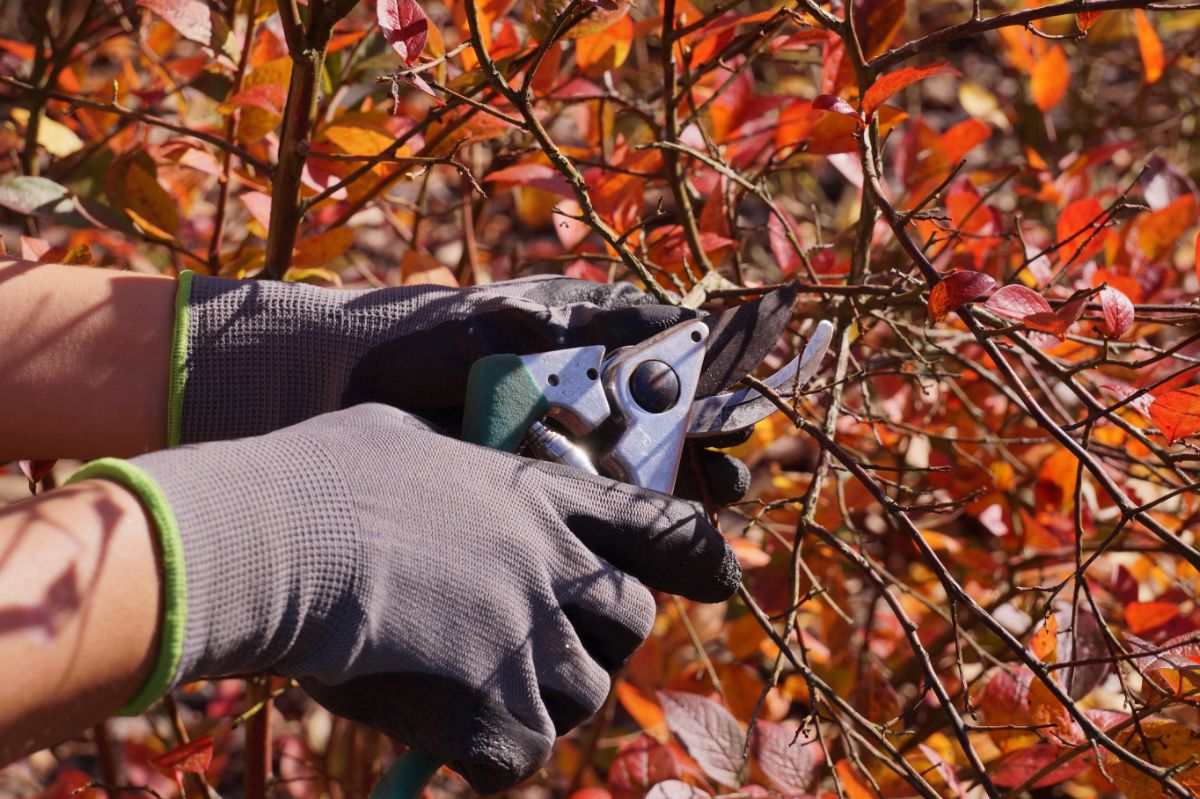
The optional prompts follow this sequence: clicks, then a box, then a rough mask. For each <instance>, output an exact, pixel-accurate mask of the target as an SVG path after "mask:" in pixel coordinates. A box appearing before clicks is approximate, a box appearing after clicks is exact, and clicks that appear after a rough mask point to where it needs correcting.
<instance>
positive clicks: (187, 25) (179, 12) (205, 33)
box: [137, 0, 213, 47]
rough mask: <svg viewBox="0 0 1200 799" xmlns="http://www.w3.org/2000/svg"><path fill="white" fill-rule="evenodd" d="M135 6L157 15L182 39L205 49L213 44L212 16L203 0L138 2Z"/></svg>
mask: <svg viewBox="0 0 1200 799" xmlns="http://www.w3.org/2000/svg"><path fill="white" fill-rule="evenodd" d="M137 4H138V5H139V6H141V7H142V8H148V9H150V10H151V11H153V12H154V13H155V14H158V15H159V16H160V17H162V18H163V19H164V20H165V21H166V23H167V24H168V25H170V26H171V27H172V28H174V29H175V30H177V31H179V35H181V36H182V37H183V38H185V39H190V40H191V41H193V42H196V43H197V44H202V45H205V46H206V47H207V46H211V45H212V44H213V23H212V14H211V13H210V11H209V8H208V3H207V2H205V0H138V2H137Z"/></svg>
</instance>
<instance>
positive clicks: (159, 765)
mask: <svg viewBox="0 0 1200 799" xmlns="http://www.w3.org/2000/svg"><path fill="white" fill-rule="evenodd" d="M212 750H213V739H212V736H211V735H205V736H204V737H203V738H197V739H196V740H194V741H191V742H189V743H186V744H183V745H182V746H177V747H175V748H174V749H172V750H171V751H169V752H166V753H165V754H161V755H159V756H158V757H156V758H154V759H153V760H151V761H150V762H151V763H153V764H154V767H155V768H156V769H158V770H159V771H161V772H162V773H164V774H169V775H171V776H173V777H178V776H179V775H180V774H182V773H184V772H187V773H190V774H203V773H204V771H205V769H207V768H208V764H209V762H210V761H211V760H212Z"/></svg>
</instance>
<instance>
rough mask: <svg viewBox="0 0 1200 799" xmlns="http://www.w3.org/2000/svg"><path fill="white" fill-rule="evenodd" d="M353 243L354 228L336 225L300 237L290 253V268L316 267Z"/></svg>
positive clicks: (344, 250) (322, 264) (332, 258)
mask: <svg viewBox="0 0 1200 799" xmlns="http://www.w3.org/2000/svg"><path fill="white" fill-rule="evenodd" d="M353 243H354V228H351V227H336V228H334V229H332V230H327V231H325V232H324V233H318V234H317V235H315V236H309V237H308V238H306V239H302V240H301V241H300V243H299V244H297V245H296V251H295V253H294V254H293V255H292V269H316V268H318V267H322V266H325V264H327V263H329V262H330V261H332V260H334V259H335V258H338V257H339V256H341V255H342V254H343V253H344V252H346V250H348V249H350V245H351V244H353Z"/></svg>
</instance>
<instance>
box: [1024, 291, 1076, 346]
mask: <svg viewBox="0 0 1200 799" xmlns="http://www.w3.org/2000/svg"><path fill="white" fill-rule="evenodd" d="M1087 301H1088V298H1087V296H1086V295H1084V296H1082V297H1076V298H1075V299H1073V300H1069V301H1067V302H1064V303H1063V304H1062V305H1060V306H1058V308H1057V309H1055V311H1054V312H1053V313H1035V314H1030V315H1029V316H1026V317H1025V319H1024V320H1023V321H1024V322H1025V325H1026V326H1027V327H1031V328H1033V329H1034V330H1040V331H1042V332H1043V333H1051V334H1053V335H1055V336H1058V337H1059V338H1060V339H1065V338H1066V337H1067V330H1069V329H1070V328H1071V325H1073V324H1075V323H1076V322H1077V321H1079V317H1080V316H1082V315H1083V309H1084V308H1085V307H1086V306H1087Z"/></svg>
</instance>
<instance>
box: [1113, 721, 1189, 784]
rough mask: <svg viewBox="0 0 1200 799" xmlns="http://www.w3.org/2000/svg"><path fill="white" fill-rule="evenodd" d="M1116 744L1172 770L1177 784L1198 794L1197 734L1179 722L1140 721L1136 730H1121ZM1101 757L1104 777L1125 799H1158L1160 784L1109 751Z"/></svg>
mask: <svg viewBox="0 0 1200 799" xmlns="http://www.w3.org/2000/svg"><path fill="white" fill-rule="evenodd" d="M1116 740H1117V743H1119V744H1120V745H1121V746H1124V747H1125V748H1126V749H1127V750H1129V751H1130V752H1131V753H1132V754H1134V755H1136V756H1137V757H1139V758H1141V759H1143V760H1147V761H1149V762H1151V763H1153V764H1155V765H1156V766H1161V767H1163V768H1168V769H1172V770H1174V773H1173V774H1172V777H1173V778H1174V779H1175V781H1176V782H1178V783H1180V784H1181V785H1183V786H1184V787H1185V788H1187V789H1189V790H1191V791H1192V792H1198V791H1200V763H1197V761H1196V753H1197V752H1200V732H1197V731H1196V730H1193V729H1191V728H1190V727H1187V726H1185V725H1183V724H1181V723H1180V722H1178V721H1174V720H1171V719H1164V718H1151V719H1143V720H1142V721H1141V722H1140V723H1139V724H1138V726H1137V728H1136V729H1128V730H1123V731H1121V732H1120V733H1118V734H1117V736H1116ZM1101 751H1102V752H1103V753H1104V761H1105V765H1106V770H1107V773H1108V774H1109V775H1110V776H1111V778H1112V780H1113V782H1114V783H1116V785H1117V787H1118V788H1119V789H1120V790H1121V791H1122V793H1123V794H1124V796H1125V797H1126V798H1127V799H1159V797H1161V796H1162V795H1163V793H1164V792H1163V786H1162V784H1161V783H1160V782H1159V781H1158V780H1156V779H1154V778H1153V777H1150V776H1148V775H1147V774H1144V773H1143V772H1141V771H1139V770H1138V769H1136V768H1134V767H1133V766H1131V765H1129V764H1127V763H1125V762H1124V761H1123V760H1119V759H1117V757H1116V756H1115V755H1113V754H1112V753H1111V752H1109V751H1108V750H1106V749H1105V750H1101Z"/></svg>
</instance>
